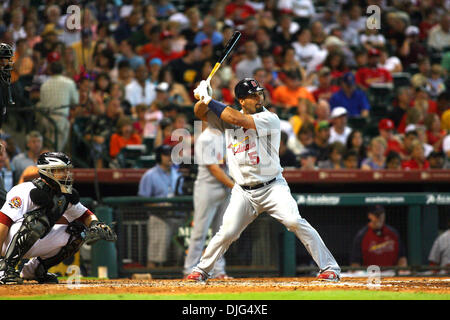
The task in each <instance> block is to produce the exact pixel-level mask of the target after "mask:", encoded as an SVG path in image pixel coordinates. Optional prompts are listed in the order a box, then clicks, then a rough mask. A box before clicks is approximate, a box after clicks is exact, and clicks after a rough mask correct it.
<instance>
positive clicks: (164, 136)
mask: <svg viewBox="0 0 450 320" xmlns="http://www.w3.org/2000/svg"><path fill="white" fill-rule="evenodd" d="M158 124H159V125H158V130H157V132H156V137H155V141H154V143H153V145H154V147H155V148H157V147H159V146H160V145H163V144H167V145H170V144H171V143H172V141H171V139H170V138H171V136H172V131H173V120H172V119H171V118H168V117H165V118H163V119H161V120H160V121H159V123H158ZM176 143H178V142H176Z"/></svg>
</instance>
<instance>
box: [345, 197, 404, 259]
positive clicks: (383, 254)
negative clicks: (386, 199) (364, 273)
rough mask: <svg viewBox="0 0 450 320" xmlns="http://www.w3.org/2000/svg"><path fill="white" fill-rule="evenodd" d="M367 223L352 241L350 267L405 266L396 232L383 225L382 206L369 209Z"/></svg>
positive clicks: (383, 213)
mask: <svg viewBox="0 0 450 320" xmlns="http://www.w3.org/2000/svg"><path fill="white" fill-rule="evenodd" d="M367 217H368V219H369V223H368V224H367V226H365V227H364V228H362V229H361V230H359V231H358V233H357V234H356V236H355V239H354V240H353V247H352V251H351V255H350V265H351V266H352V267H360V266H363V267H368V266H371V265H376V266H380V267H388V266H399V267H406V266H407V263H408V261H407V258H406V253H405V249H404V247H403V243H402V241H401V239H400V235H399V233H398V231H397V230H396V229H395V228H393V227H392V226H389V225H387V224H386V223H385V221H386V211H385V209H384V207H383V206H380V205H376V206H373V207H370V208H369V210H368V213H367Z"/></svg>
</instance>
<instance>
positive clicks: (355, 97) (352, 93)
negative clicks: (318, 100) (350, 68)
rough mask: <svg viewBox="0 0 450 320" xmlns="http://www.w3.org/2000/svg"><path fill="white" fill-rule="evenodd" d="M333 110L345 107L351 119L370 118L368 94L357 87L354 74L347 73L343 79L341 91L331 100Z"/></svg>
mask: <svg viewBox="0 0 450 320" xmlns="http://www.w3.org/2000/svg"><path fill="white" fill-rule="evenodd" d="M330 106H331V109H332V110H333V108H335V107H338V106H343V107H344V108H346V109H347V112H348V116H349V117H368V116H369V110H370V104H369V100H368V98H367V95H366V93H365V92H364V91H363V90H361V89H359V88H357V87H356V83H355V76H354V75H353V73H351V72H348V73H346V74H345V75H344V76H343V77H342V79H341V90H339V91H337V92H336V93H334V94H333V95H332V96H331V98H330Z"/></svg>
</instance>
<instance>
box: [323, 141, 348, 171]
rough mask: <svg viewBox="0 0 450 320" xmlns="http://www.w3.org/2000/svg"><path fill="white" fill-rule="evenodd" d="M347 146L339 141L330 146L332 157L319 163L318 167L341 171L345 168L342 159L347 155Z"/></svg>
mask: <svg viewBox="0 0 450 320" xmlns="http://www.w3.org/2000/svg"><path fill="white" fill-rule="evenodd" d="M345 151H346V150H345V145H344V144H342V143H341V142H339V141H335V142H333V143H331V144H330V156H329V159H328V160H325V161H319V163H318V167H319V168H320V169H334V170H339V169H343V168H344V164H343V162H342V158H343V156H344V153H345Z"/></svg>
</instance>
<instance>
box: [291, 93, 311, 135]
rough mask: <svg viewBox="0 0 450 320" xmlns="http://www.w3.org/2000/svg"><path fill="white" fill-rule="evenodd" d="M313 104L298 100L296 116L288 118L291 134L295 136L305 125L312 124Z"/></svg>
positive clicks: (305, 100) (303, 99)
mask: <svg viewBox="0 0 450 320" xmlns="http://www.w3.org/2000/svg"><path fill="white" fill-rule="evenodd" d="M314 107H315V106H314V104H313V103H311V101H309V100H308V99H305V98H300V99H299V101H298V105H297V112H296V114H294V115H292V116H291V117H290V118H289V123H290V125H291V127H292V131H293V134H297V133H298V132H299V130H300V129H301V127H302V125H303V124H305V123H314V116H313V110H314Z"/></svg>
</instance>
